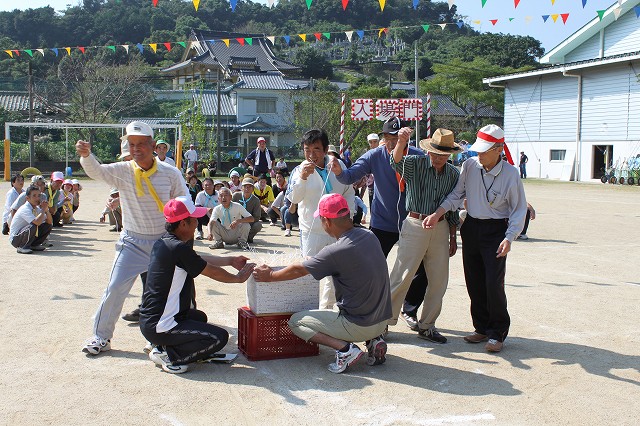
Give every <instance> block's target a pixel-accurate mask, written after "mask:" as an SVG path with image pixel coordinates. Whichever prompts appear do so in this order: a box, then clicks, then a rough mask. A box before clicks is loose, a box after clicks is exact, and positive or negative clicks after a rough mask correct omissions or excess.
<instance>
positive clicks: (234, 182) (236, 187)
mask: <svg viewBox="0 0 640 426" xmlns="http://www.w3.org/2000/svg"><path fill="white" fill-rule="evenodd" d="M229 178H230V179H231V180H230V181H229V189H230V190H231V193H232V194H233V193H234V192H240V191H242V183H241V182H240V173H238V171H236V170H233V171H231V173H229Z"/></svg>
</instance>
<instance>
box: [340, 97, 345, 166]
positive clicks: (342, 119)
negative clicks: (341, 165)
mask: <svg viewBox="0 0 640 426" xmlns="http://www.w3.org/2000/svg"><path fill="white" fill-rule="evenodd" d="M345 98H346V93H343V94H342V106H341V107H340V155H342V153H343V152H344V148H345V147H344V102H345Z"/></svg>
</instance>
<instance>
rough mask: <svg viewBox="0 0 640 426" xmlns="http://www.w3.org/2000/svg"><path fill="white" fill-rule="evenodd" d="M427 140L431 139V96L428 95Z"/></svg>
mask: <svg viewBox="0 0 640 426" xmlns="http://www.w3.org/2000/svg"><path fill="white" fill-rule="evenodd" d="M426 137H427V138H429V137H431V95H430V94H429V93H427V135H426Z"/></svg>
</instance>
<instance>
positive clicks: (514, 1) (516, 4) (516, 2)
mask: <svg viewBox="0 0 640 426" xmlns="http://www.w3.org/2000/svg"><path fill="white" fill-rule="evenodd" d="M513 4H514V6H513V7H514V8H516V7H518V5H519V4H520V0H513Z"/></svg>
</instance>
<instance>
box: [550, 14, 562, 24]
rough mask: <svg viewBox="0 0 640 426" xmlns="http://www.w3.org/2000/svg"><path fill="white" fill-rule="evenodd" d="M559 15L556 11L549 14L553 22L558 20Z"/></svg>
mask: <svg viewBox="0 0 640 426" xmlns="http://www.w3.org/2000/svg"><path fill="white" fill-rule="evenodd" d="M559 16H560V15H558V14H557V13H554V14H553V15H551V19H553V22H554V23H555V22H557V21H558V17H559Z"/></svg>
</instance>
